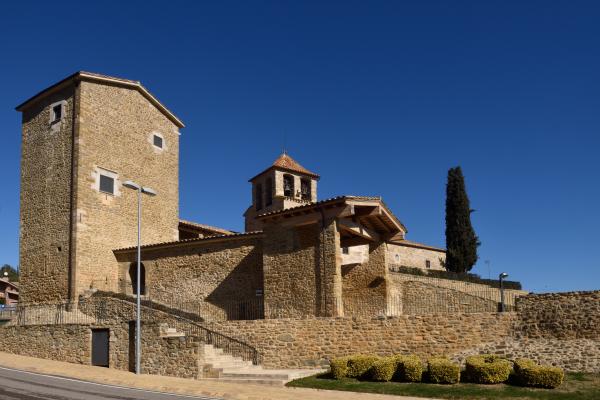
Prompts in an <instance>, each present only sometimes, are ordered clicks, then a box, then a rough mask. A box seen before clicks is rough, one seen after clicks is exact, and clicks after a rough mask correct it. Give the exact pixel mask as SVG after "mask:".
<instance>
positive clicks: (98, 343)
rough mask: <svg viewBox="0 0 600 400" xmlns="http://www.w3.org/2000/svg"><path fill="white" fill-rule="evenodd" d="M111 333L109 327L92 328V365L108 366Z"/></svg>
mask: <svg viewBox="0 0 600 400" xmlns="http://www.w3.org/2000/svg"><path fill="white" fill-rule="evenodd" d="M109 334H110V331H109V330H108V329H92V365H95V366H97V367H108V355H109V351H110V348H109V340H108V339H109Z"/></svg>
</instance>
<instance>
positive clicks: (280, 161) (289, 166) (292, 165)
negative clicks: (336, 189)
mask: <svg viewBox="0 0 600 400" xmlns="http://www.w3.org/2000/svg"><path fill="white" fill-rule="evenodd" d="M274 168H277V169H283V170H285V171H290V172H297V173H299V174H302V175H308V176H311V177H313V178H316V179H319V175H317V174H315V173H314V172H311V171H309V170H307V169H306V168H304V167H303V166H302V165H300V164H299V163H298V161H296V160H294V159H293V158H292V157H290V155H289V154H287V153H285V152H284V153H281V155H280V156H279V157H277V159H276V160H275V161H274V162H273V164H272V165H271V166H270V167H269V168H267V169H265V170H264V171H263V172H261V173H260V174H258V175H256V176H254V177H253V178H251V179H250V180H249V182H252V181H253V180H254V179H256V178H258V177H259V176H261V175H262V174H264V173H265V172H267V171H270V170H271V169H274Z"/></svg>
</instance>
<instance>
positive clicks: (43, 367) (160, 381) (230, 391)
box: [0, 352, 432, 400]
mask: <svg viewBox="0 0 600 400" xmlns="http://www.w3.org/2000/svg"><path fill="white" fill-rule="evenodd" d="M0 366H3V367H8V368H14V369H19V370H23V371H30V372H37V373H41V374H48V375H55V376H61V377H68V378H74V379H80V380H83V381H88V382H96V383H103V384H109V385H116V386H125V387H133V388H138V389H144V390H153V391H160V392H167V393H176V394H181V395H190V396H210V397H220V398H223V399H227V400H230V399H231V400H298V399H303V400H304V399H318V400H321V399H322V400H384V399H385V400H392V399H394V400H428V399H424V398H422V397H419V398H416V397H404V396H387V395H379V394H366V393H351V392H339V391H329V390H316V389H302V388H286V387H271V386H264V385H252V384H235V383H225V382H214V381H211V382H208V381H202V380H193V379H182V378H170V377H166V376H157V375H141V376H136V375H135V374H133V373H131V372H127V371H120V370H116V369H108V368H100V367H92V366H89V365H80V364H70V363H65V362H60V361H53V360H44V359H39V358H33V357H25V356H18V355H14V354H8V353H1V352H0ZM429 400H432V399H429Z"/></svg>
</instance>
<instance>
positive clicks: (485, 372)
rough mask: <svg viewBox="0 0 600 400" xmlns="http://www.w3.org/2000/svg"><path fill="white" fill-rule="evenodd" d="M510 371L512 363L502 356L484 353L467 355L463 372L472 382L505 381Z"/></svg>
mask: <svg viewBox="0 0 600 400" xmlns="http://www.w3.org/2000/svg"><path fill="white" fill-rule="evenodd" d="M511 371H512V363H511V362H510V361H508V360H506V359H504V358H501V357H498V356H495V355H491V354H486V355H480V356H471V357H467V360H466V366H465V374H466V376H467V377H468V378H469V381H471V382H473V383H502V382H506V381H507V380H508V378H509V376H510V373H511Z"/></svg>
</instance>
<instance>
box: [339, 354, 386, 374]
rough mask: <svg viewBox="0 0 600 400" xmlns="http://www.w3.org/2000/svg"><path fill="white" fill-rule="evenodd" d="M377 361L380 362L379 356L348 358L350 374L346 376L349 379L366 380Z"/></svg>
mask: <svg viewBox="0 0 600 400" xmlns="http://www.w3.org/2000/svg"><path fill="white" fill-rule="evenodd" d="M377 360H379V357H377V356H370V355H364V354H359V355H356V356H350V357H348V372H347V374H346V376H347V377H349V378H364V377H365V376H366V375H367V372H369V369H371V367H372V366H373V364H374V363H375V361H377Z"/></svg>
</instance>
